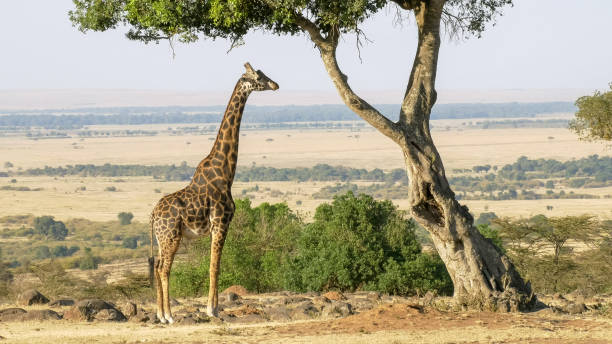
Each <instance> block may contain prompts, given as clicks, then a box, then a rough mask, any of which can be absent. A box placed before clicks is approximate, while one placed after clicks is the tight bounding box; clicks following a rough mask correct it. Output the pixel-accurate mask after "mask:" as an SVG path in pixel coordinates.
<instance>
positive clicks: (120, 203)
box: [0, 121, 612, 222]
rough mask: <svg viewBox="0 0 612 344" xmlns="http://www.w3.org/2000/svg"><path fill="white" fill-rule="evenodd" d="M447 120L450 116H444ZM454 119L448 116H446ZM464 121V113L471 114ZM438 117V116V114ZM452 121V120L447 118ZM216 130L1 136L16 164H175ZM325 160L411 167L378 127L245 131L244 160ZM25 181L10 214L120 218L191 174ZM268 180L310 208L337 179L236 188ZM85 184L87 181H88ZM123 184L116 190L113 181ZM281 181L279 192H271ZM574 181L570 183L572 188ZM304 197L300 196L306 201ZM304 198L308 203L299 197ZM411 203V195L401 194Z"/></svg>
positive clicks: (440, 140) (485, 147)
mask: <svg viewBox="0 0 612 344" xmlns="http://www.w3.org/2000/svg"><path fill="white" fill-rule="evenodd" d="M441 122H444V121H441ZM447 122H448V121H447ZM463 122H465V121H463ZM434 125H436V122H435V121H434ZM444 126H446V123H444ZM434 135H435V139H436V142H437V147H438V149H439V150H440V152H441V155H442V157H443V159H444V163H445V167H446V170H447V174H448V175H450V176H452V175H453V172H452V171H453V170H455V169H470V168H472V167H473V166H476V165H486V164H489V165H497V166H500V167H501V166H503V165H505V164H509V163H512V162H514V161H515V160H516V159H517V158H518V157H520V156H523V155H524V156H527V157H528V158H530V159H538V158H547V159H556V160H560V161H566V160H570V159H574V158H583V157H587V156H589V155H593V154H599V155H604V156H605V155H607V154H608V153H609V151H608V150H607V148H606V147H605V145H603V144H598V143H588V142H580V141H578V139H577V138H576V137H575V135H573V134H572V133H570V132H569V131H568V130H566V129H562V128H536V129H530V128H520V129H487V130H482V129H460V128H454V129H450V130H435V131H434ZM213 139H214V135H213V134H210V135H181V136H171V135H166V136H148V137H147V136H145V137H110V138H85V139H80V138H53V139H39V140H32V139H28V138H25V137H2V138H0V156H2V160H4V161H9V162H11V163H12V164H13V165H14V167H12V169H11V170H12V171H18V170H19V169H20V168H21V169H27V168H42V167H44V166H51V167H58V166H65V165H75V164H96V165H103V164H106V163H111V164H143V165H149V164H176V165H180V164H181V163H182V162H183V161H184V162H186V163H187V164H188V165H189V166H195V165H197V163H198V162H199V161H200V160H201V159H202V158H203V157H204V156H206V154H208V151H209V150H210V147H211V146H212V142H213V141H212V140H213ZM316 164H329V165H333V166H335V165H340V166H347V167H353V168H365V169H368V170H371V169H374V168H379V169H382V170H387V171H388V170H392V169H396V168H403V160H402V155H401V152H400V151H399V150H398V149H397V147H396V146H395V145H394V144H393V143H392V142H390V141H389V140H388V139H387V138H385V137H384V136H382V135H380V134H379V133H377V132H375V131H373V130H365V129H363V130H361V131H359V132H355V131H348V130H269V131H243V133H242V137H241V143H240V156H239V166H246V167H248V166H252V165H257V166H269V167H277V168H281V167H290V168H292V167H312V166H314V165H316ZM12 179H16V183H15V184H14V186H26V187H29V188H31V189H37V188H40V190H39V191H29V192H26V191H21V192H20V191H12V190H1V191H0V195H1V196H2V199H6V200H10V201H9V202H5V203H4V204H3V207H2V213H3V215H14V214H29V213H31V214H35V215H45V214H53V215H54V216H56V217H57V218H59V219H68V218H73V217H84V218H88V219H92V220H100V221H102V220H112V219H115V217H116V215H117V213H119V212H121V211H129V212H132V213H134V215H135V219H136V220H138V221H143V222H144V221H147V220H148V215H149V213H150V210H151V209H152V207H153V205H154V202H156V200H157V199H159V197H160V196H161V195H160V193H161V194H164V193H169V192H172V191H174V190H177V189H179V188H180V187H182V186H183V185H185V184H186V182H175V181H170V182H167V181H162V180H158V179H157V180H156V179H154V178H151V177H125V176H118V177H78V176H65V177H48V176H17V177H4V178H2V177H0V184H1V185H7V184H9V182H10V181H11V180H12ZM255 184H257V185H258V186H259V190H260V191H258V192H251V194H253V196H254V199H253V201H254V202H255V203H260V202H272V203H275V202H279V201H287V203H288V204H289V205H290V206H291V207H292V208H293V209H296V210H298V211H301V212H302V213H304V214H305V215H306V216H308V215H307V214H308V213H312V212H313V210H314V208H316V206H317V205H318V204H320V203H321V202H322V201H323V200H320V199H317V200H315V199H313V198H312V197H311V195H312V194H313V193H315V192H316V191H318V190H319V189H320V188H321V187H323V186H328V185H333V184H335V182H331V181H330V182H301V183H299V184H298V183H294V182H249V183H243V182H236V183H235V184H234V189H235V190H236V191H235V192H234V194H235V195H236V196H237V197H240V195H241V193H242V190H244V189H249V188H252V187H253V186H254V185H255ZM82 187H85V190H81V188H82ZM108 187H115V188H116V190H117V191H116V192H110V191H105V189H106V188H108ZM272 190H275V191H277V192H272V193H271V192H270V191H272ZM572 190H573V189H571V188H569V189H568V190H567V191H568V192H569V191H572ZM589 193H590V194H594V195H598V196H601V197H603V196H605V195H609V194H612V188H609V187H604V188H596V189H590V190H589ZM298 201H301V202H298ZM296 202H298V203H299V204H296ZM396 203H397V204H398V205H399V206H400V207H402V205H405V204H406V202H405V201H404V200H401V199H399V200H396ZM464 203H466V204H467V205H468V206H469V207H470V209H472V211H473V212H474V213H480V212H482V211H484V210H485V208H486V209H488V211H494V212H496V213H499V214H504V215H508V216H528V215H535V214H537V213H540V212H543V211H545V210H546V205H552V206H553V210H552V211H550V212H549V214H551V215H561V214H582V213H584V212H595V213H597V214H599V215H600V216H603V217H604V218H609V217H610V216H611V215H612V214H611V213H610V211H609V210H610V205H611V204H612V201H611V200H610V199H606V198H599V199H588V200H585V199H582V200H580V199H579V200H576V199H554V200H530V201H515V200H504V201H485V200H472V201H469V200H468V201H464Z"/></svg>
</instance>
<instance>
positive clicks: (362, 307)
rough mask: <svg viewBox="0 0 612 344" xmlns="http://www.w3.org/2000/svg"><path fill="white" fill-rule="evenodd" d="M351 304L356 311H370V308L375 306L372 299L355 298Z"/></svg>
mask: <svg viewBox="0 0 612 344" xmlns="http://www.w3.org/2000/svg"><path fill="white" fill-rule="evenodd" d="M351 306H352V308H353V310H354V311H356V312H363V311H369V310H370V309H372V308H374V303H373V302H372V301H370V300H367V299H365V300H359V299H358V300H355V301H351Z"/></svg>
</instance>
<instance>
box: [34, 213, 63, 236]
mask: <svg viewBox="0 0 612 344" xmlns="http://www.w3.org/2000/svg"><path fill="white" fill-rule="evenodd" d="M34 231H35V232H36V233H38V234H40V235H43V236H45V237H46V238H47V239H55V240H64V239H65V238H66V236H67V235H68V229H67V228H66V225H64V223H63V222H61V221H55V220H54V219H53V216H39V217H36V218H34Z"/></svg>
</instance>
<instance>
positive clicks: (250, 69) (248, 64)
mask: <svg viewBox="0 0 612 344" xmlns="http://www.w3.org/2000/svg"><path fill="white" fill-rule="evenodd" d="M244 68H246V70H247V73H252V74H257V72H255V70H254V69H253V67H251V64H250V63H248V62H247V63H245V64H244Z"/></svg>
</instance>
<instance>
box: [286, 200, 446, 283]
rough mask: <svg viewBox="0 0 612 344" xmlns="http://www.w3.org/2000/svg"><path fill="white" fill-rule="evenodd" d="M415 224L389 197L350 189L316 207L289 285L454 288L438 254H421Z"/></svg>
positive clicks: (297, 255)
mask: <svg viewBox="0 0 612 344" xmlns="http://www.w3.org/2000/svg"><path fill="white" fill-rule="evenodd" d="M415 228H416V224H415V223H414V222H413V221H412V220H410V219H408V218H407V216H406V214H405V213H404V212H401V211H399V210H397V208H396V207H395V206H394V205H393V204H392V203H391V202H390V201H376V200H374V199H373V198H372V197H370V196H368V195H364V194H361V195H359V196H354V195H353V193H352V192H348V193H347V194H345V195H342V196H339V197H336V198H334V201H333V203H332V204H323V205H321V206H319V207H318V208H317V210H316V212H315V221H314V222H313V223H312V224H310V225H308V226H306V228H305V229H304V231H303V232H302V235H301V237H300V240H299V241H298V251H297V254H296V256H295V258H294V259H293V260H292V268H291V269H289V271H290V272H291V274H292V276H290V278H289V281H287V282H288V283H287V284H288V285H287V287H288V288H289V289H293V290H298V291H306V290H317V291H319V290H329V289H337V290H342V291H354V290H357V289H370V290H379V291H383V292H389V293H397V294H410V293H415V292H419V291H423V290H431V289H432V288H433V289H436V290H438V292H440V293H446V292H448V291H449V290H452V284H451V281H450V277H449V276H448V274H447V273H446V270H445V269H444V265H443V264H442V263H441V261H439V258H438V260H436V258H434V257H432V256H428V255H424V254H422V253H421V246H420V244H419V243H418V241H417V238H416V235H415ZM425 280H426V281H425Z"/></svg>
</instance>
